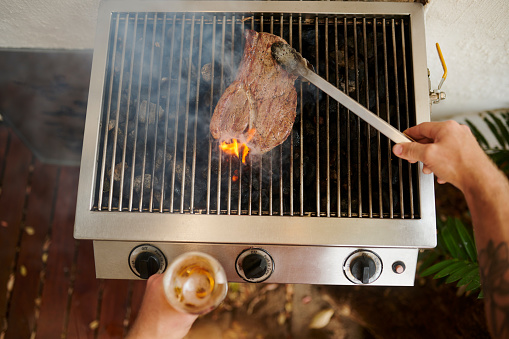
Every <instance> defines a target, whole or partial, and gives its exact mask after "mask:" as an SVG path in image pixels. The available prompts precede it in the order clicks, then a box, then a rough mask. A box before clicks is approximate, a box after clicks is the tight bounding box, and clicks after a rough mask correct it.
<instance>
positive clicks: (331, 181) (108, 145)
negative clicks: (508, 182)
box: [75, 2, 436, 285]
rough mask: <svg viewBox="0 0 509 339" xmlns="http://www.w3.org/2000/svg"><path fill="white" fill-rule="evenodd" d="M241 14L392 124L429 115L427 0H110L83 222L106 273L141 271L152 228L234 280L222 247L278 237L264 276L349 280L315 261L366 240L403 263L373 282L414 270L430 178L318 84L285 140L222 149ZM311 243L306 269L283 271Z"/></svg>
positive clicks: (303, 95) (95, 75)
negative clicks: (221, 110)
mask: <svg viewBox="0 0 509 339" xmlns="http://www.w3.org/2000/svg"><path fill="white" fill-rule="evenodd" d="M289 8H294V9H295V10H291V11H289V10H288V9H289ZM245 29H254V30H256V31H265V32H270V33H273V34H276V35H279V36H281V37H283V38H284V39H286V40H287V41H288V42H289V43H290V44H292V45H293V46H294V47H295V48H296V49H297V50H299V51H300V52H301V53H302V54H303V56H304V57H306V58H307V59H308V60H309V61H310V63H311V64H313V65H314V67H315V69H316V71H317V73H318V74H320V75H321V76H322V77H324V78H326V79H327V80H328V81H330V82H331V83H333V84H335V85H336V86H337V87H339V88H341V89H343V90H344V91H345V92H347V93H348V94H349V95H350V96H352V97H353V98H354V99H356V100H358V101H359V102H360V103H361V104H363V105H364V106H366V107H368V108H369V109H370V110H371V111H372V112H374V113H376V114H377V115H379V116H380V117H381V118H382V119H384V120H386V121H388V122H390V123H391V124H392V125H393V126H394V127H396V128H397V129H400V130H404V129H405V128H407V127H409V126H412V125H415V124H418V123H420V122H423V121H427V120H429V117H430V113H429V99H428V88H427V73H426V57H425V55H426V54H425V40H424V21H423V13H422V7H421V6H420V5H416V4H386V3H348V2H347V3H344V2H337V3H336V2H334V3H325V2H298V3H293V2H281V3H279V2H219V3H217V2H176V3H168V2H143V3H131V2H105V3H103V4H102V5H101V9H100V13H99V20H98V27H97V32H98V33H97V37H96V39H97V40H96V46H95V50H94V61H93V66H92V77H91V85H90V95H89V102H88V108H87V122H86V128H85V140H84V149H83V155H82V165H81V174H80V186H79V191H78V206H77V213H76V227H75V236H76V237H77V238H88V239H94V240H96V242H95V248H96V258H99V257H100V258H101V260H97V265H96V267H97V272H98V276H100V277H111V278H113V277H115V278H135V277H136V276H134V275H133V274H132V272H130V270H129V267H128V265H126V264H125V263H126V262H127V260H126V259H127V258H128V256H129V253H130V251H131V250H132V248H133V247H135V246H136V245H139V244H142V243H150V244H154V245H156V246H157V247H159V248H160V249H161V250H162V251H163V252H165V253H166V256H167V257H168V258H169V259H170V260H171V257H173V255H176V254H178V253H177V252H179V251H185V250H189V249H194V250H204V251H206V252H208V253H210V254H212V255H215V256H216V257H218V259H220V261H222V263H223V265H224V266H225V269H226V271H227V274H228V277H229V279H230V280H232V281H239V280H240V278H239V277H238V276H237V275H236V274H235V270H234V269H233V268H231V267H229V265H230V264H231V263H229V261H231V260H234V259H235V257H236V255H238V252H239V251H241V250H242V248H244V249H245V248H249V247H250V246H254V247H260V248H264V249H265V250H267V251H269V248H270V251H269V252H271V253H277V255H275V254H272V255H273V256H276V257H277V258H274V261H275V265H276V268H275V271H274V274H273V275H272V276H271V277H270V278H269V279H268V280H267V281H269V282H270V281H272V282H307V283H336V284H343V283H348V279H346V278H345V277H344V275H343V276H342V278H341V279H339V278H332V277H333V276H334V277H336V276H337V274H336V273H337V272H335V273H334V274H332V273H331V275H329V276H327V274H325V275H324V274H316V270H317V267H318V269H323V270H324V272H329V271H330V270H335V269H338V272H340V273H341V266H342V265H343V263H344V261H345V259H346V257H347V255H346V253H351V252H354V251H355V250H357V249H362V248H365V249H367V248H369V249H372V250H373V251H375V252H376V253H378V255H380V256H381V257H382V255H381V254H380V253H384V255H383V256H384V257H383V258H382V262H384V263H385V260H389V261H390V260H392V259H388V258H392V257H394V258H396V257H398V256H399V257H400V258H406V259H405V263H407V264H406V266H407V270H406V271H405V273H404V274H401V275H398V274H396V273H393V274H392V275H391V272H390V268H389V269H387V270H383V271H382V275H381V277H380V278H379V279H378V280H377V281H375V282H374V283H373V284H385V285H393V284H396V285H411V284H413V274H414V272H415V261H416V253H417V249H418V248H423V247H433V246H435V242H436V238H435V211H434V196H433V178H432V177H431V176H425V175H423V174H422V173H421V170H422V168H421V166H422V165H421V164H416V165H410V164H408V163H406V162H404V161H401V160H399V159H397V158H393V157H392V156H391V146H392V145H391V142H390V141H389V140H388V139H387V138H385V137H384V136H383V135H380V134H379V133H378V132H377V131H376V130H374V129H372V128H370V127H369V126H368V125H367V124H366V123H364V122H362V121H360V120H359V119H358V118H357V117H356V116H355V115H353V114H352V113H350V112H348V111H347V110H346V109H345V108H343V107H342V106H341V105H339V104H337V103H336V102H335V101H333V100H331V99H329V98H328V96H326V95H324V94H323V93H322V92H321V91H319V90H318V89H316V88H315V87H313V86H312V85H310V84H308V83H305V82H302V81H301V80H297V82H296V84H295V87H296V89H297V93H298V105H297V119H296V121H295V124H294V128H293V131H292V134H291V136H290V137H289V138H288V139H287V140H286V141H285V143H283V144H282V145H281V146H278V147H276V148H275V149H273V150H272V151H270V152H268V153H267V154H265V155H263V156H251V155H250V156H248V159H247V163H246V164H242V163H241V162H240V161H239V160H238V159H237V158H235V157H232V156H228V155H223V154H221V153H220V151H219V149H218V145H217V142H216V141H215V140H213V139H212V138H211V137H210V134H209V130H208V127H209V121H210V117H211V115H212V112H213V109H214V107H215V104H216V103H217V101H218V100H219V97H220V96H221V94H222V93H223V91H224V89H225V88H226V87H227V86H228V85H229V84H230V83H231V82H232V81H233V79H234V77H235V74H236V71H237V69H238V67H239V64H240V62H241V58H242V51H243V46H244V37H243V32H244V30H245ZM225 253H228V254H229V256H228V258H230V257H232V256H233V258H230V259H227V257H225ZM235 253H236V254H235ZM98 254H100V255H99V256H98ZM336 256H337V258H336V260H333V259H334V258H335V257H336ZM104 258H108V259H107V261H108V263H103V262H104V261H105V259H104ZM110 258H111V259H110ZM320 258H322V259H320ZM306 259H307V261H308V262H309V265H311V262H313V265H312V266H313V269H309V268H308V269H302V270H301V272H300V274H299V275H298V276H297V275H295V274H290V273H289V271H288V268H289V267H294V266H295V265H296V264H301V265H303V266H307V264H305V263H306ZM293 260H298V262H295V263H292V261H293ZM399 260H402V259H399ZM334 262H335V263H336V267H335V268H334V267H331V265H334ZM315 265H316V266H317V267H314V266H315ZM119 266H121V267H119ZM124 266H125V267H124ZM115 267H116V268H115ZM232 267H233V266H232ZM284 272H286V273H284ZM326 276H327V277H326ZM313 277H315V278H313Z"/></svg>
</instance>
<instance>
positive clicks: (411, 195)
mask: <svg viewBox="0 0 509 339" xmlns="http://www.w3.org/2000/svg"><path fill="white" fill-rule="evenodd" d="M404 24H405V23H404V21H403V19H401V20H400V25H401V53H402V56H403V57H402V59H403V84H404V92H405V112H406V125H405V127H406V128H409V127H410V106H409V103H408V77H407V69H406V68H407V64H406V43H405V26H404ZM407 167H408V182H409V185H408V196H409V203H410V218H412V219H413V218H414V213H415V211H414V188H413V180H412V165H411V164H410V163H407ZM403 216H404V215H403Z"/></svg>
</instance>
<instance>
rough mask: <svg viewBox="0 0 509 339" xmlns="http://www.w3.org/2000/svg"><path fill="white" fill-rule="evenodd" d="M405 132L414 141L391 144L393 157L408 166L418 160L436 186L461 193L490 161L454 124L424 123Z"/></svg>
mask: <svg viewBox="0 0 509 339" xmlns="http://www.w3.org/2000/svg"><path fill="white" fill-rule="evenodd" d="M405 133H406V134H407V135H408V136H410V137H411V138H412V139H414V140H415V141H417V142H411V143H402V144H397V145H394V147H393V149H392V150H393V152H394V154H395V155H397V156H398V157H400V158H403V159H406V160H408V161H409V162H411V163H415V162H417V161H421V162H422V163H423V164H424V168H423V172H424V173H425V174H430V173H432V172H433V173H435V175H436V176H437V178H438V182H439V183H441V184H443V183H445V182H450V183H451V184H453V185H454V186H456V187H458V188H459V189H460V190H462V191H463V192H464V190H465V189H466V188H467V186H468V183H469V181H471V180H472V179H474V178H473V176H477V175H478V174H479V172H482V168H483V167H484V165H485V164H489V162H490V160H489V158H488V157H487V156H486V154H484V152H483V151H482V149H481V148H480V147H479V144H478V143H477V140H476V139H475V137H474V136H473V135H472V133H471V132H470V128H468V126H465V125H460V124H458V123H457V122H455V121H445V122H425V123H422V124H419V125H417V126H414V127H412V128H409V129H407V130H406V131H405ZM489 167H491V165H490V166H489ZM480 169H481V171H480Z"/></svg>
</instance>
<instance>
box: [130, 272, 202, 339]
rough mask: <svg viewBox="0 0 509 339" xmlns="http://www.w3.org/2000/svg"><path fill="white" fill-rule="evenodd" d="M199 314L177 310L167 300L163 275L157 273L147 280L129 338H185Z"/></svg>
mask: <svg viewBox="0 0 509 339" xmlns="http://www.w3.org/2000/svg"><path fill="white" fill-rule="evenodd" d="M197 317H198V316H197V315H194V314H187V313H182V312H179V311H177V310H175V309H174V308H173V307H172V306H171V305H170V304H169V303H168V301H167V300H166V295H165V294H164V287H163V275H162V274H155V275H153V276H151V277H150V278H149V279H148V281H147V289H146V290H145V295H144V297H143V302H142V304H141V308H140V312H139V314H138V318H137V319H136V321H135V322H134V324H133V327H132V328H131V330H130V332H129V334H128V336H127V338H130V339H134V338H152V339H155V338H169V339H180V338H183V337H184V336H185V335H186V334H187V332H189V329H190V328H191V326H192V325H193V322H194V321H195V320H196V318H197Z"/></svg>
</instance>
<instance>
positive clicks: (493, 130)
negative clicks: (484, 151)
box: [483, 117, 504, 149]
mask: <svg viewBox="0 0 509 339" xmlns="http://www.w3.org/2000/svg"><path fill="white" fill-rule="evenodd" d="M483 120H484V122H485V123H486V125H488V127H489V129H490V131H491V133H493V135H494V136H495V138H496V139H497V141H498V143H499V144H500V145H501V146H502V147H504V138H503V137H502V135H501V134H500V133H499V130H498V128H497V126H495V124H494V123H493V122H491V120H490V119H488V118H487V117H484V118H483ZM497 148H498V147H497V146H495V147H494V149H497Z"/></svg>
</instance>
